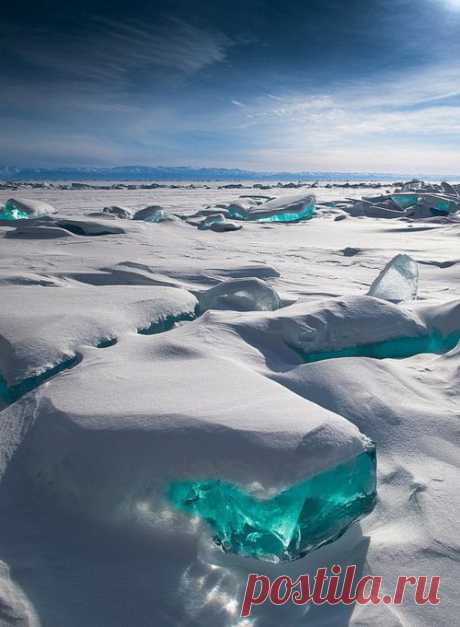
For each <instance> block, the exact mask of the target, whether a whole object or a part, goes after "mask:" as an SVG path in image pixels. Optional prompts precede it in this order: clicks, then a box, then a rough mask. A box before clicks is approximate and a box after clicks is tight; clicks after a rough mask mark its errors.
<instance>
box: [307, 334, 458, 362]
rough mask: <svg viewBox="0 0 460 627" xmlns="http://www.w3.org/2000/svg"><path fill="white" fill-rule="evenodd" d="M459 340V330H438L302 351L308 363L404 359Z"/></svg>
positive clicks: (448, 347)
mask: <svg viewBox="0 0 460 627" xmlns="http://www.w3.org/2000/svg"><path fill="white" fill-rule="evenodd" d="M459 340H460V331H453V332H452V333H450V334H448V335H446V336H443V335H441V333H439V331H434V332H433V333H431V334H430V335H421V336H418V337H400V338H395V339H392V340H385V341H384V342H372V343H370V344H361V345H358V346H347V347H345V348H339V349H337V350H333V351H318V352H312V353H304V354H302V357H303V358H304V360H305V361H306V362H308V363H310V362H315V361H324V360H325V359H337V358H339V357H372V358H373V359H405V358H407V357H412V356H413V355H419V354H421V353H434V354H443V353H447V352H448V351H450V350H452V349H453V348H455V346H456V345H457V344H458V342H459Z"/></svg>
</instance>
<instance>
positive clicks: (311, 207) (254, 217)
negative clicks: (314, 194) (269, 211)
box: [228, 201, 315, 222]
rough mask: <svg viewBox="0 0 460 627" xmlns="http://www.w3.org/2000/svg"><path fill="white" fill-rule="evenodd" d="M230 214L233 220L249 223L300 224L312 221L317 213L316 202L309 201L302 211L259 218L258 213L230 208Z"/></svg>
mask: <svg viewBox="0 0 460 627" xmlns="http://www.w3.org/2000/svg"><path fill="white" fill-rule="evenodd" d="M258 211H259V212H260V211H263V205H262V207H258ZM228 213H229V216H230V217H231V218H234V219H237V220H245V221H247V222H299V221H300V220H310V219H311V218H312V217H313V216H314V213H315V202H314V201H309V202H308V203H306V204H305V206H304V207H303V208H302V209H301V210H300V211H292V210H286V211H279V212H277V213H273V215H270V216H260V217H259V216H258V212H257V211H254V212H251V211H247V212H246V211H241V210H240V209H239V208H238V207H232V206H230V207H229V208H228Z"/></svg>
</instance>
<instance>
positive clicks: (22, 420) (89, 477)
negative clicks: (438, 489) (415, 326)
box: [0, 328, 370, 535]
mask: <svg viewBox="0 0 460 627" xmlns="http://www.w3.org/2000/svg"><path fill="white" fill-rule="evenodd" d="M192 337H193V336H191V335H190V334H187V333H185V334H184V333H183V330H182V329H180V328H179V329H177V330H176V331H173V332H171V333H168V334H163V335H160V336H157V337H156V338H154V341H152V338H150V339H149V338H144V337H142V336H139V335H131V336H127V337H125V339H124V341H123V342H120V343H118V344H117V345H116V346H114V347H112V348H110V349H108V350H104V351H97V350H95V349H90V348H87V349H83V350H82V357H83V359H82V362H81V363H80V364H79V365H78V366H76V367H74V368H73V369H71V370H67V371H66V372H65V373H61V374H60V375H59V376H57V377H56V378H54V379H52V380H50V381H49V382H48V383H47V384H46V385H45V386H42V387H41V388H38V389H37V390H35V391H33V392H31V393H30V394H29V395H27V396H25V397H23V398H22V399H21V400H19V401H18V402H17V403H15V404H14V405H11V406H10V407H9V408H7V409H6V410H5V411H4V414H3V415H4V417H5V420H4V422H3V424H4V425H5V426H4V428H7V427H8V430H9V431H8V434H9V435H8V438H9V441H10V442H11V445H10V450H9V453H8V455H9V456H10V455H12V454H13V452H14V450H11V447H13V449H14V448H15V447H16V448H17V446H18V445H20V442H21V441H22V440H23V439H24V438H26V437H27V446H26V447H25V448H23V450H22V462H21V470H20V471H19V472H20V476H21V477H22V478H23V480H24V481H26V482H27V483H29V484H30V483H32V485H33V486H34V488H35V490H38V491H39V493H40V494H42V497H43V498H47V499H51V501H52V502H53V503H54V504H55V505H56V506H59V507H61V508H63V509H65V510H67V511H70V512H74V513H76V514H78V515H80V516H82V517H85V518H87V517H90V518H93V519H94V520H98V521H100V522H102V523H103V524H105V525H109V526H113V525H117V524H128V525H129V526H136V525H139V524H140V525H141V526H143V527H145V528H147V529H150V530H151V532H155V530H156V528H157V527H162V526H164V524H165V521H166V520H167V521H168V523H167V529H163V531H164V532H168V533H170V534H172V535H175V534H178V533H179V532H180V530H181V526H182V528H183V526H184V525H185V524H186V523H187V524H189V523H188V522H187V520H184V517H183V515H182V514H180V513H177V514H176V515H174V513H173V512H172V510H171V507H170V506H169V505H168V502H167V497H166V493H167V489H168V486H169V485H170V484H171V482H173V481H185V480H189V479H191V480H195V479H197V478H198V479H199V478H204V479H208V480H214V479H218V480H223V481H228V482H230V483H232V484H235V485H239V486H241V487H242V488H243V489H245V490H246V491H248V492H250V493H252V494H260V495H267V496H269V495H273V494H275V493H276V492H278V491H280V490H282V489H285V488H286V487H287V486H291V485H293V484H295V483H296V482H298V481H303V480H305V479H306V478H307V477H309V476H312V475H314V474H317V473H320V472H322V471H323V470H326V469H329V468H333V467H335V466H337V465H339V464H341V463H342V462H346V461H349V460H351V459H353V458H354V457H356V456H357V455H359V454H361V453H362V452H364V451H366V450H368V448H369V446H370V442H369V440H368V439H367V438H366V437H364V436H363V435H362V434H361V433H360V432H359V430H358V429H357V428H356V427H354V426H353V425H351V424H350V423H349V422H347V421H346V420H344V419H343V418H341V417H340V416H339V415H337V414H334V413H332V412H329V411H326V410H323V409H322V408H320V407H319V406H317V405H315V404H312V403H309V402H308V401H305V400H303V399H301V398H300V397H299V396H296V395H295V394H293V393H292V392H290V391H289V390H287V389H286V388H284V387H282V386H280V385H278V384H277V383H275V382H273V381H270V380H269V379H267V378H266V377H264V376H261V375H260V374H257V373H255V372H252V371H250V370H248V368H245V367H242V366H240V365H238V364H237V363H234V362H233V361H231V360H228V359H226V358H223V357H218V356H213V355H210V354H209V352H207V351H204V350H202V349H201V348H200V344H201V342H200V341H197V340H196V339H195V340H193V339H192ZM198 340H199V338H198ZM133 373H135V376H133ZM223 381H224V382H225V385H224V386H223V385H222V382H223ZM178 382H180V390H181V394H178V395H172V394H171V390H172V389H173V387H175V386H177V384H178ZM77 390H78V393H76V391H77ZM101 390H103V394H101ZM236 399H237V402H235V401H236ZM31 403H33V405H34V409H33V412H32V413H33V416H34V419H33V424H31V422H30V416H31V406H30V404H31ZM13 415H14V421H13V422H11V421H10V420H9V417H10V416H11V417H12V416H13ZM1 429H2V427H0V436H2V431H1ZM3 436H4V432H3ZM165 511H169V516H168V518H167V519H166V518H163V517H162V512H165ZM190 522H191V521H190ZM189 533H190V532H189ZM194 533H195V534H196V530H195V532H194Z"/></svg>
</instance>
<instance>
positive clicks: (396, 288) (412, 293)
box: [368, 255, 418, 303]
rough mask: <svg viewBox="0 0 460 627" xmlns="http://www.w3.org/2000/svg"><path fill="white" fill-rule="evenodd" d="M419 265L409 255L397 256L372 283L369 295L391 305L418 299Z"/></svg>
mask: <svg viewBox="0 0 460 627" xmlns="http://www.w3.org/2000/svg"><path fill="white" fill-rule="evenodd" d="M417 290H418V264H417V262H416V261H414V260H413V259H412V258H411V257H409V255H396V257H393V259H392V260H391V261H390V262H389V263H388V264H387V265H386V266H385V268H384V269H383V270H382V272H380V274H379V275H378V277H377V278H376V279H375V281H374V282H373V283H372V285H371V287H370V289H369V292H368V295H369V296H374V297H375V298H381V299H382V300H387V301H389V302H391V303H404V302H410V301H413V300H415V299H416V298H417Z"/></svg>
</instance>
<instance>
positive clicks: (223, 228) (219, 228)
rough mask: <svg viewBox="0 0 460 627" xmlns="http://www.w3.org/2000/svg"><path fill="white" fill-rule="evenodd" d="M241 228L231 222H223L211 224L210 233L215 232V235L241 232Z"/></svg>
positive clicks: (241, 226) (239, 225)
mask: <svg viewBox="0 0 460 627" xmlns="http://www.w3.org/2000/svg"><path fill="white" fill-rule="evenodd" d="M242 228H243V225H242V224H236V223H235V222H232V221H231V220H224V222H215V223H214V224H211V226H210V229H211V231H215V232H216V233H227V232H229V231H241V229H242Z"/></svg>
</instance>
